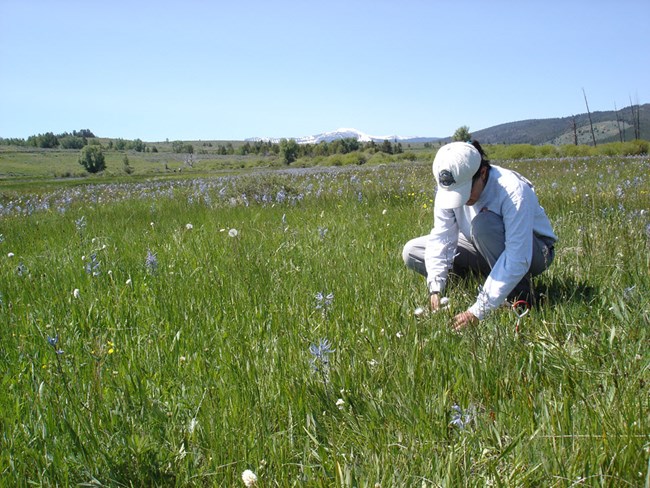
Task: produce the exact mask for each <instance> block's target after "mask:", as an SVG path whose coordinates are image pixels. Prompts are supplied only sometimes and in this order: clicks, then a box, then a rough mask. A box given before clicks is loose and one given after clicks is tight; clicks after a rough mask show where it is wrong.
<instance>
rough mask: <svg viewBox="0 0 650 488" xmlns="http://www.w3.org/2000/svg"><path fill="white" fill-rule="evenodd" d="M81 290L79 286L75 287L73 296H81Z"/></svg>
mask: <svg viewBox="0 0 650 488" xmlns="http://www.w3.org/2000/svg"><path fill="white" fill-rule="evenodd" d="M79 295H80V292H79V288H75V289H74V291H73V292H72V296H73V297H75V298H79Z"/></svg>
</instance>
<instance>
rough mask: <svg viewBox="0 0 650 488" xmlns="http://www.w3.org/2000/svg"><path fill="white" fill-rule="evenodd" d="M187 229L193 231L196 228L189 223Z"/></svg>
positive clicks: (186, 225)
mask: <svg viewBox="0 0 650 488" xmlns="http://www.w3.org/2000/svg"><path fill="white" fill-rule="evenodd" d="M185 228H186V229H187V230H192V229H193V228H194V226H193V225H192V224H189V223H188V224H185Z"/></svg>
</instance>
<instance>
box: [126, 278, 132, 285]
mask: <svg viewBox="0 0 650 488" xmlns="http://www.w3.org/2000/svg"><path fill="white" fill-rule="evenodd" d="M131 283H133V281H131V278H129V279H128V280H126V286H131Z"/></svg>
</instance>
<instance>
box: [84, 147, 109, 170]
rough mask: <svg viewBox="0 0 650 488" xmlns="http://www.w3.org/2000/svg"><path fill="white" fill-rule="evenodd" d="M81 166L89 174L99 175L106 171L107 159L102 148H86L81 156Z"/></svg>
mask: <svg viewBox="0 0 650 488" xmlns="http://www.w3.org/2000/svg"><path fill="white" fill-rule="evenodd" d="M79 164H80V165H81V166H83V167H84V168H86V171H88V172H89V173H99V172H100V171H104V170H105V169H106V158H105V157H104V152H103V151H102V148H101V147H99V146H95V145H90V146H85V147H84V148H83V149H82V150H81V154H80V156H79Z"/></svg>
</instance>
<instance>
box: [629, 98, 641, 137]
mask: <svg viewBox="0 0 650 488" xmlns="http://www.w3.org/2000/svg"><path fill="white" fill-rule="evenodd" d="M630 111H631V112H632V127H634V139H641V130H640V128H639V125H640V122H641V118H640V117H639V107H638V105H637V109H636V111H635V110H634V104H633V103H632V96H631V95H630Z"/></svg>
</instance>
